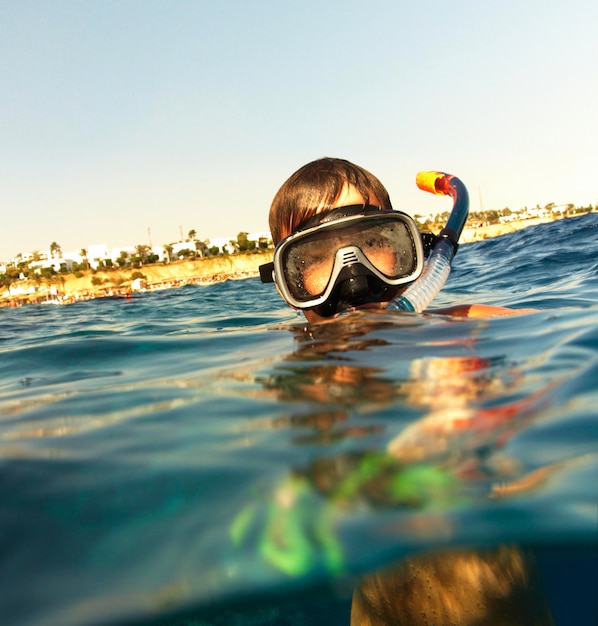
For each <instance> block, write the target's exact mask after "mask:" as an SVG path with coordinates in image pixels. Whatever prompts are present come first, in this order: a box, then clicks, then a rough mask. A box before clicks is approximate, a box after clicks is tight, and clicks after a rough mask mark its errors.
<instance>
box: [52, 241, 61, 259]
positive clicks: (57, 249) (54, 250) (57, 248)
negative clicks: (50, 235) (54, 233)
mask: <svg viewBox="0 0 598 626" xmlns="http://www.w3.org/2000/svg"><path fill="white" fill-rule="evenodd" d="M50 254H51V255H52V256H56V257H57V258H60V256H61V255H62V248H61V247H60V246H59V245H58V244H57V243H56V242H55V241H53V242H52V243H51V244H50Z"/></svg>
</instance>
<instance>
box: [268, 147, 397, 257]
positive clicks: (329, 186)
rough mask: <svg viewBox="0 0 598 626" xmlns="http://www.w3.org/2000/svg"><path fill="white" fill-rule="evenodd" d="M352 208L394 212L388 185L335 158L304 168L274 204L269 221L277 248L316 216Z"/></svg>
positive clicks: (287, 185)
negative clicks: (339, 208) (330, 210)
mask: <svg viewBox="0 0 598 626" xmlns="http://www.w3.org/2000/svg"><path fill="white" fill-rule="evenodd" d="M349 193H351V195H350V197H349V196H348V195H347V194H349ZM354 200H357V201H354ZM350 204H363V205H364V206H365V205H368V204H369V205H374V206H377V207H378V208H380V209H384V210H391V209H392V205H391V203H390V198H389V197H388V192H387V191H386V189H385V188H384V185H383V184H382V183H381V182H380V181H379V180H378V179H377V178H376V177H375V176H374V175H373V174H370V172H368V171H367V170H364V169H363V168H362V167H359V166H358V165H354V164H353V163H350V162H349V161H345V160H344V159H332V158H323V159H318V160H317V161H312V162H311V163H308V164H307V165H304V166H303V167H302V168H300V169H299V170H297V171H296V172H295V173H294V174H293V175H292V176H291V177H290V178H289V179H288V180H287V181H286V182H285V183H284V184H283V185H282V187H281V188H280V189H279V190H278V193H277V194H276V196H275V197H274V200H273V201H272V206H271V207H270V220H269V221H270V232H271V234H272V241H273V242H274V245H277V244H278V243H279V242H280V241H281V240H282V239H284V238H285V237H288V236H289V235H291V234H292V233H294V232H295V231H296V230H297V229H298V228H299V226H301V224H303V223H304V222H306V221H307V220H308V219H309V218H311V217H313V216H314V215H316V214H318V213H321V212H322V211H325V210H326V209H332V208H335V207H340V206H348V205H350Z"/></svg>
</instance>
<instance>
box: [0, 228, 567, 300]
mask: <svg viewBox="0 0 598 626" xmlns="http://www.w3.org/2000/svg"><path fill="white" fill-rule="evenodd" d="M557 219H567V218H566V217H564V218H560V217H556V216H552V217H547V218H532V219H527V220H513V221H512V222H508V223H505V224H489V225H485V226H477V227H471V226H466V227H465V228H464V229H463V233H462V235H461V238H460V241H461V243H462V244H467V243H472V242H474V241H481V240H484V239H490V238H493V237H499V236H501V235H506V234H508V233H511V232H514V231H516V230H521V229H524V228H528V227H530V226H536V225H537V224H543V223H547V222H552V221H555V220H557ZM271 260H272V251H271V250H269V251H267V252H261V253H253V254H234V255H223V256H216V257H207V258H203V259H196V260H185V261H173V262H171V263H165V264H162V263H160V264H152V265H142V266H141V267H139V268H127V269H113V270H107V271H98V272H92V271H91V270H90V271H88V272H85V273H84V275H83V276H81V277H79V278H77V277H76V276H74V275H72V274H67V275H57V276H56V277H55V278H54V280H53V281H47V280H46V281H42V282H41V283H39V284H37V283H36V282H35V281H19V282H18V283H15V289H18V290H19V291H20V293H17V294H15V295H7V294H8V292H6V293H5V294H0V306H1V307H15V306H22V305H25V304H46V303H52V304H70V303H72V302H80V301H84V300H92V299H95V298H130V297H133V296H134V295H135V294H136V293H140V292H146V291H155V290H159V289H172V288H176V287H181V286H184V285H189V284H196V285H197V284H199V285H206V284H212V283H216V282H222V281H224V280H238V279H243V278H251V277H255V276H258V274H259V270H258V268H259V266H260V265H261V264H262V263H267V262H268V261H271ZM138 274H141V275H142V276H143V278H137V279H134V278H133V276H134V275H136V276H137V275H138Z"/></svg>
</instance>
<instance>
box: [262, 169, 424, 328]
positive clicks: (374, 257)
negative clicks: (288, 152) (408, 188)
mask: <svg viewBox="0 0 598 626" xmlns="http://www.w3.org/2000/svg"><path fill="white" fill-rule="evenodd" d="M269 221H270V231H271V234H272V240H273V242H274V244H275V245H276V249H275V252H274V261H273V263H271V264H267V265H265V266H262V268H260V273H261V275H262V280H263V281H264V282H272V280H274V282H275V283H276V286H277V288H278V290H279V292H280V294H281V295H282V297H283V298H284V299H285V300H286V302H287V303H288V304H289V305H290V306H292V307H294V308H297V309H301V310H302V311H303V312H304V314H305V317H306V318H307V320H308V321H309V322H317V321H321V320H322V319H325V318H329V317H332V316H334V315H336V314H337V313H339V312H341V311H343V310H347V309H353V308H362V307H369V308H383V307H384V306H386V305H387V304H388V303H389V302H390V301H392V300H394V299H395V298H396V297H397V295H398V294H399V293H400V292H401V291H402V290H403V289H404V287H405V286H406V284H407V283H408V282H412V281H413V280H415V279H416V278H417V277H418V276H419V275H420V273H421V271H422V268H423V256H424V254H423V247H422V241H421V237H420V234H419V232H418V230H417V227H416V225H415V223H414V222H413V220H412V219H411V218H410V217H409V216H408V215H405V214H404V213H400V212H399V211H393V209H392V205H391V203H390V198H389V196H388V192H387V191H386V189H385V188H384V186H383V185H382V183H381V182H380V181H379V180H378V179H377V178H376V177H375V176H374V175H373V174H371V173H370V172H368V171H367V170H364V169H363V168H361V167H359V166H357V165H354V164H353V163H350V162H349V161H345V160H343V159H333V158H324V159H319V160H317V161H313V162H311V163H308V164H307V165H304V166H303V167H302V168H301V169H299V170H298V171H297V172H295V173H294V174H293V175H292V176H291V177H290V178H289V179H288V180H287V181H286V182H285V183H284V184H283V185H282V187H281V188H280V189H279V191H278V193H277V194H276V196H275V197H274V200H273V202H272V206H271V208H270V220H269Z"/></svg>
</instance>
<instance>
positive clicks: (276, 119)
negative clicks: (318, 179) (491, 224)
mask: <svg viewBox="0 0 598 626" xmlns="http://www.w3.org/2000/svg"><path fill="white" fill-rule="evenodd" d="M597 24H598V3H595V2H588V1H587V0H567V1H566V2H565V1H563V0H544V1H535V0H517V1H515V0H513V1H510V0H501V1H494V0H488V1H487V2H481V1H480V0H467V1H459V0H456V1H454V2H446V1H443V2H441V1H437V0H429V1H427V2H419V1H417V0H414V1H410V2H406V1H403V0H368V1H367V2H366V1H364V0H329V1H326V0H238V1H236V0H209V1H208V0H203V1H195V2H193V1H190V0H188V1H178V0H160V1H154V0H137V1H130V0H99V1H96V0H85V1H79V2H75V1H72V0H52V1H45V0H44V1H42V0H38V1H35V2H32V1H29V0H18V1H15V0H0V86H1V89H0V211H1V214H2V226H1V228H0V259H8V258H10V257H12V256H14V255H15V254H17V253H18V252H23V253H25V252H30V251H33V250H43V249H48V248H49V246H50V244H51V243H52V242H54V241H56V242H57V243H58V244H59V245H61V247H62V249H63V250H65V251H66V250H79V249H81V248H84V247H88V246H89V245H92V244H101V243H105V244H107V245H109V246H119V245H137V244H142V243H148V242H149V236H151V241H152V243H153V244H154V245H156V244H164V243H170V242H173V241H176V240H178V239H179V237H180V233H181V232H182V233H183V234H184V235H185V236H186V235H187V233H188V232H189V230H191V229H194V230H195V231H196V232H197V236H198V237H199V238H201V239H204V238H209V237H219V236H234V237H236V235H237V233H239V232H240V231H249V232H254V231H262V230H267V213H268V209H269V206H270V202H271V200H272V197H273V196H274V194H275V193H276V191H277V189H278V187H279V186H280V185H281V184H282V183H283V182H284V180H285V179H286V178H287V177H288V176H289V175H290V174H291V173H292V172H293V171H295V170H296V169H297V168H298V167H300V166H301V165H303V164H304V163H306V162H308V161H311V160H313V159H315V158H318V157H321V156H338V157H343V158H347V159H349V160H352V161H354V162H356V163H358V164H360V165H362V166H364V167H366V168H367V169H369V170H370V171H372V172H373V173H374V174H376V175H377V176H378V177H379V178H380V179H381V180H382V182H383V183H384V184H385V185H386V187H387V188H388V190H389V192H390V195H391V198H392V201H393V205H394V207H395V208H396V209H401V210H405V211H407V212H409V213H411V214H414V213H427V212H429V211H430V210H447V209H449V208H450V202H449V201H448V200H447V199H443V198H438V197H434V196H431V195H429V194H425V193H424V192H421V191H419V190H418V189H417V188H416V187H415V183H414V180H415V175H416V173H417V172H418V171H420V170H427V169H438V170H443V171H447V172H450V173H452V174H456V175H457V176H459V177H460V178H461V179H462V180H463V181H464V182H465V184H466V185H467V187H468V188H469V191H470V196H471V201H472V203H471V208H472V210H478V209H479V208H483V209H490V208H495V209H502V208H504V207H507V206H508V207H510V208H512V209H515V208H520V207H523V206H535V205H536V204H540V205H541V206H544V205H545V204H547V203H548V202H555V203H557V204H561V203H568V202H573V203H575V204H578V205H580V204H584V205H585V204H588V203H591V204H595V203H597V202H598V113H597V111H598V103H597V95H598V69H597V68H598V36H597V30H596V28H597V26H596V25H597ZM148 229H149V236H148Z"/></svg>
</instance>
